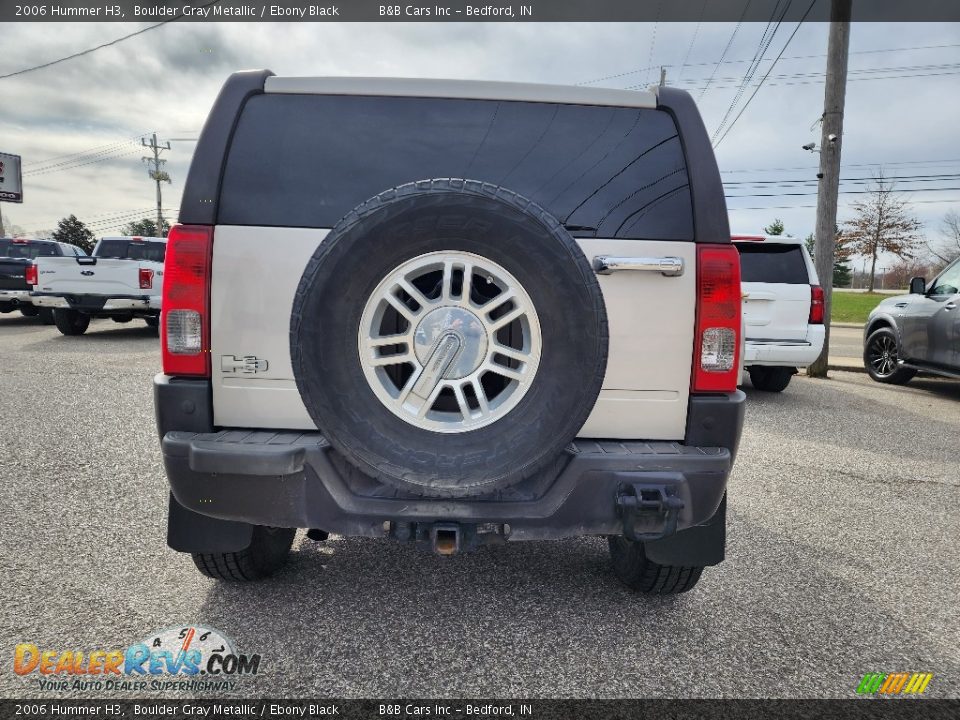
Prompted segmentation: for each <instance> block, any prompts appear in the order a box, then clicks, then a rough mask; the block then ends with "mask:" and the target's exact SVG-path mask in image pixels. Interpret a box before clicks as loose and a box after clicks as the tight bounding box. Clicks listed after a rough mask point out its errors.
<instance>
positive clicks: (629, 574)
mask: <svg viewBox="0 0 960 720" xmlns="http://www.w3.org/2000/svg"><path fill="white" fill-rule="evenodd" d="M608 542H609V546H610V559H611V560H612V561H613V574H614V575H616V576H617V578H618V579H619V580H620V582H622V583H623V584H624V585H626V586H627V587H629V588H630V589H631V590H636V591H637V592H642V593H647V594H649V595H676V594H677V593H683V592H687V590H690V589H692V588H693V586H694V585H696V584H697V582H698V581H699V580H700V575H701V573H703V567H701V566H696V565H694V566H690V567H680V566H676V565H660V564H659V563H655V562H653V561H652V560H648V559H647V556H646V555H645V554H644V552H643V543H640V542H634V541H632V540H628V539H627V538H625V537H610V538H608Z"/></svg>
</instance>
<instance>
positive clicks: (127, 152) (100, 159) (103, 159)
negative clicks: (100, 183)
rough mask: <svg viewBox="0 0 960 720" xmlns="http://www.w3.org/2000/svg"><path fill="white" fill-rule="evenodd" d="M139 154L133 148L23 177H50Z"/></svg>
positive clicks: (36, 171)
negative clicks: (58, 173)
mask: <svg viewBox="0 0 960 720" xmlns="http://www.w3.org/2000/svg"><path fill="white" fill-rule="evenodd" d="M138 152H140V149H139V148H137V147H133V148H130V149H129V150H124V151H122V152H118V153H114V154H112V155H106V156H104V157H98V158H94V159H92V160H88V161H86V162H81V163H75V164H73V165H69V166H67V167H55V168H47V169H43V170H35V171H33V172H29V173H27V172H25V173H24V174H23V175H24V177H39V176H41V175H49V174H50V173H55V172H63V171H64V170H76V169H77V168H80V167H85V166H86V165H95V164H97V163H102V162H106V161H108V160H118V159H120V158H122V157H125V156H127V155H133V154H135V153H138Z"/></svg>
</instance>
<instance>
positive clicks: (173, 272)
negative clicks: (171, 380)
mask: <svg viewBox="0 0 960 720" xmlns="http://www.w3.org/2000/svg"><path fill="white" fill-rule="evenodd" d="M212 252H213V228H212V227H209V226H205V225H174V226H173V227H172V228H171V229H170V234H169V236H168V238H167V253H166V258H165V261H164V266H163V318H164V322H163V328H162V331H161V336H162V343H161V348H162V351H163V371H164V373H166V374H167V375H195V376H201V377H210V264H211V256H212ZM141 278H142V276H141Z"/></svg>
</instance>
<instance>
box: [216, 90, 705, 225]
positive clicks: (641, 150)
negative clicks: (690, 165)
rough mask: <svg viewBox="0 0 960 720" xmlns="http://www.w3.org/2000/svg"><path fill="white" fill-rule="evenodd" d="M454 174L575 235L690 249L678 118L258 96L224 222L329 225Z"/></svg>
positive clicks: (502, 104)
mask: <svg viewBox="0 0 960 720" xmlns="http://www.w3.org/2000/svg"><path fill="white" fill-rule="evenodd" d="M442 177H456V178H468V179H471V180H482V181H486V182H490V183H494V184H496V185H502V186H504V187H507V188H509V189H511V190H514V191H516V192H518V193H520V194H521V195H525V196H526V197H528V198H530V199H532V200H534V201H535V202H537V203H538V204H540V205H542V206H543V207H545V208H546V209H547V210H549V211H550V212H551V213H552V214H553V215H554V216H556V217H557V218H558V219H559V220H560V221H561V222H563V223H565V224H566V225H567V226H568V227H569V228H570V229H571V232H573V233H574V234H575V235H584V236H596V237H615V238H636V239H663V240H692V239H693V220H692V205H691V200H690V191H689V186H688V180H687V169H686V164H685V161H684V155H683V149H682V146H681V142H680V138H679V136H678V134H677V128H676V125H675V124H674V121H673V118H672V117H671V116H670V115H669V114H668V113H666V112H663V111H660V110H654V109H642V108H613V107H596V106H583V105H560V104H552V103H532V102H514V101H509V102H508V101H499V102H498V101H491V100H456V99H442V98H439V99H437V98H408V97H353V96H329V95H271V94H267V95H258V96H255V97H253V98H251V99H250V100H249V101H248V102H247V104H246V106H245V107H244V110H243V113H242V114H241V116H240V120H239V123H238V125H237V130H236V133H235V134H234V138H233V142H232V145H231V147H230V151H229V155H228V158H227V164H226V169H225V173H224V178H223V185H222V194H221V198H220V212H219V217H218V222H219V223H221V224H226V225H267V226H293V227H318V228H328V227H333V225H334V224H335V223H336V222H337V220H339V219H340V218H341V217H342V216H343V215H345V214H346V213H347V212H348V211H349V210H351V209H352V208H354V207H356V206H357V205H358V204H360V203H361V202H363V201H364V200H367V199H368V198H371V197H373V196H374V195H377V194H378V193H381V192H383V191H384V190H387V189H389V188H391V187H394V186H396V185H402V184H404V183H408V182H412V181H414V180H425V179H430V178H442Z"/></svg>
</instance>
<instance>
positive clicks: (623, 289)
mask: <svg viewBox="0 0 960 720" xmlns="http://www.w3.org/2000/svg"><path fill="white" fill-rule="evenodd" d="M327 233H328V231H327V230H322V229H307V228H270V227H236V226H224V225H221V226H218V227H217V228H216V230H215V232H214V242H213V273H212V275H213V284H212V287H211V308H210V310H211V316H212V317H213V318H214V322H213V323H212V333H211V352H212V355H213V406H214V414H215V417H214V422H215V423H216V424H217V425H223V426H227V427H230V426H243V425H244V424H249V422H250V419H251V418H256V422H257V427H263V428H287V429H292V428H298V429H313V428H314V427H315V426H314V424H313V421H312V420H311V419H310V416H309V414H308V413H307V409H306V407H304V404H303V401H302V400H301V398H300V393H299V391H298V390H297V386H296V381H295V380H294V376H293V366H292V364H291V361H290V309H291V306H292V305H293V296H294V293H295V292H296V289H297V284H298V282H299V279H300V277H301V276H302V275H303V271H304V268H305V267H306V265H307V263H308V262H309V260H310V258H311V256H312V255H313V253H314V251H315V250H316V249H317V247H318V246H319V245H320V243H321V242H323V239H324V237H325V236H326V235H327ZM578 242H579V244H580V247H581V249H582V250H583V251H584V254H585V255H586V256H587V258H588V259H592V258H594V257H596V256H598V255H619V256H632V257H651V256H652V257H659V256H676V257H680V258H681V259H682V260H683V262H684V265H685V267H686V268H687V270H686V272H684V273H683V274H682V275H681V276H679V277H666V276H664V275H662V274H660V273H648V272H643V273H637V272H618V273H614V274H611V275H605V276H600V278H599V280H600V288H601V290H602V291H603V296H604V302H605V304H606V310H607V317H608V321H609V332H610V350H609V355H608V363H607V372H606V376H605V378H604V381H603V386H602V389H601V391H600V396H599V398H598V399H597V403H596V405H595V407H594V412H593V414H592V415H591V416H590V418H589V419H588V420H587V422H586V424H585V425H584V427H583V430H582V432H581V437H602V438H638V437H642V438H644V439H650V440H680V439H682V438H683V437H684V432H685V428H686V416H687V400H688V397H689V392H690V372H691V366H690V358H691V356H692V354H693V330H694V319H695V313H696V307H695V299H696V288H695V285H696V273H695V271H694V268H695V267H696V256H695V253H696V246H695V245H694V243H680V242H665V241H654V240H601V239H592V238H591V239H578ZM266 247H270V248H273V251H271V252H264V248H266ZM277 248H283V250H282V251H278V250H277ZM281 278H282V279H283V281H282V282H280V281H278V279H281ZM245 358H253V362H256V361H258V360H259V361H263V360H265V361H266V362H265V363H262V364H261V365H260V366H259V367H262V369H257V370H256V371H250V370H244V371H242V372H241V371H238V370H237V365H238V363H240V362H241V361H243V360H244V359H245ZM251 367H252V366H251Z"/></svg>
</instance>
